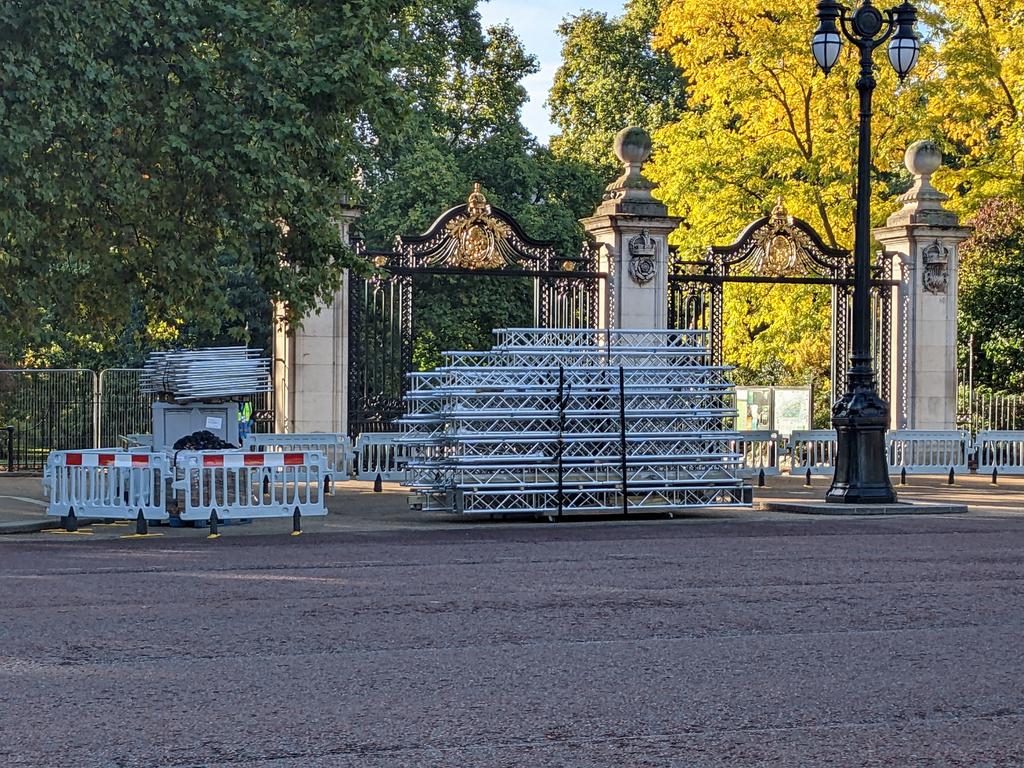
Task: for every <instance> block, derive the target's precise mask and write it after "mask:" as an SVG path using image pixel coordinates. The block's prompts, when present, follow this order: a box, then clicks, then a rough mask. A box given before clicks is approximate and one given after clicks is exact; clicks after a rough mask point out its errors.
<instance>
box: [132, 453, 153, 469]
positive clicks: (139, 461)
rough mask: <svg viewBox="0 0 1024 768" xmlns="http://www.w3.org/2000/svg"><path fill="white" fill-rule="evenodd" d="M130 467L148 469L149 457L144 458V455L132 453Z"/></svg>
mask: <svg viewBox="0 0 1024 768" xmlns="http://www.w3.org/2000/svg"><path fill="white" fill-rule="evenodd" d="M132 466H133V467H148V466H149V456H146V455H144V454H141V453H133V454H132Z"/></svg>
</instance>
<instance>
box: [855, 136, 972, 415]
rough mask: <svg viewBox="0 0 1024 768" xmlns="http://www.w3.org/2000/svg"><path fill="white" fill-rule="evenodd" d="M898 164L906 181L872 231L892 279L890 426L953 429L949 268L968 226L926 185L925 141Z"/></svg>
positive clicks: (938, 156)
mask: <svg viewBox="0 0 1024 768" xmlns="http://www.w3.org/2000/svg"><path fill="white" fill-rule="evenodd" d="M904 162H905V164H906V166H907V169H908V170H909V171H910V172H911V173H912V174H913V175H914V185H913V186H912V187H911V188H910V190H909V191H908V192H907V193H906V194H904V195H902V196H901V197H900V198H899V199H900V202H902V203H903V207H902V208H901V209H900V210H898V211H897V212H896V213H894V214H893V215H892V216H890V217H889V218H888V219H887V220H886V222H885V226H884V227H880V228H878V229H875V230H874V231H873V233H872V234H873V235H874V237H875V239H876V240H877V241H878V242H879V243H881V244H882V246H883V248H884V249H885V253H886V255H887V256H888V257H889V258H891V259H892V266H893V270H892V274H893V278H894V279H895V280H898V281H899V286H898V288H897V289H896V297H895V299H896V300H895V302H894V306H893V313H892V314H893V321H892V329H891V333H892V337H891V344H892V346H891V349H892V350H893V354H892V367H891V370H890V382H891V392H892V401H891V402H890V404H889V406H890V426H891V428H893V429H954V428H955V426H956V386H957V373H956V342H957V338H956V330H957V319H956V310H957V286H958V279H957V272H958V267H959V259H958V251H959V246H960V243H961V242H962V241H963V240H964V239H965V238H966V237H967V236H968V234H969V233H970V230H969V229H968V228H967V227H962V226H960V222H959V220H958V218H957V216H956V214H955V213H953V212H952V211H947V210H946V209H945V208H943V207H942V203H943V202H945V201H946V200H948V199H949V198H948V197H947V196H946V195H944V194H942V193H941V192H939V191H938V190H937V189H936V188H935V187H933V186H932V183H931V177H932V174H933V173H935V171H936V170H938V168H939V167H940V166H941V165H942V153H941V152H940V151H939V148H938V146H937V145H936V144H935V142H933V141H916V142H914V143H913V144H911V145H910V146H909V147H908V148H907V152H906V155H905V157H904Z"/></svg>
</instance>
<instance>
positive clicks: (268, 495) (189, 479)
mask: <svg viewBox="0 0 1024 768" xmlns="http://www.w3.org/2000/svg"><path fill="white" fill-rule="evenodd" d="M175 472H176V477H177V479H176V480H175V482H174V489H175V490H176V491H178V492H180V493H181V494H183V497H184V501H183V503H182V504H181V505H180V511H181V519H182V520H209V519H210V516H211V515H212V513H213V512H216V513H217V518H218V519H219V520H230V519H240V518H254V517H291V516H293V514H294V513H295V512H296V511H298V512H299V514H300V515H301V516H302V517H307V516H322V515H326V514H327V507H326V506H325V500H324V479H325V477H326V476H327V460H326V459H325V458H324V456H323V454H321V453H316V452H306V451H301V452H293V453H282V452H280V451H272V452H266V453H254V452H247V451H241V450H238V451H179V453H178V456H177V459H176V462H175Z"/></svg>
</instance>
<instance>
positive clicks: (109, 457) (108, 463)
mask: <svg viewBox="0 0 1024 768" xmlns="http://www.w3.org/2000/svg"><path fill="white" fill-rule="evenodd" d="M96 463H97V464H99V465H100V466H101V467H112V466H114V454H112V453H101V454H100V455H99V456H97V457H96Z"/></svg>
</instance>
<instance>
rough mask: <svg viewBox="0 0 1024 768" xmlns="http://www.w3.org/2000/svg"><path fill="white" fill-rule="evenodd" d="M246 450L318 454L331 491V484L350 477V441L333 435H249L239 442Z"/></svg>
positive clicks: (347, 437)
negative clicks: (310, 452) (323, 464)
mask: <svg viewBox="0 0 1024 768" xmlns="http://www.w3.org/2000/svg"><path fill="white" fill-rule="evenodd" d="M242 449H243V450H246V451H263V452H266V453H269V452H273V451H281V452H285V451H289V452H295V451H306V452H309V451H312V452H315V453H321V454H323V456H324V459H326V461H327V473H328V478H327V479H328V480H329V481H330V482H329V483H328V485H329V486H330V488H331V493H332V494H333V492H334V490H333V489H334V483H335V482H338V481H343V480H348V478H349V477H350V476H351V475H352V459H353V453H352V438H350V437H349V436H348V435H342V434H337V433H334V432H307V433H301V434H287V435H280V434H270V435H249V436H248V437H247V438H245V441H244V442H243V443H242Z"/></svg>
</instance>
